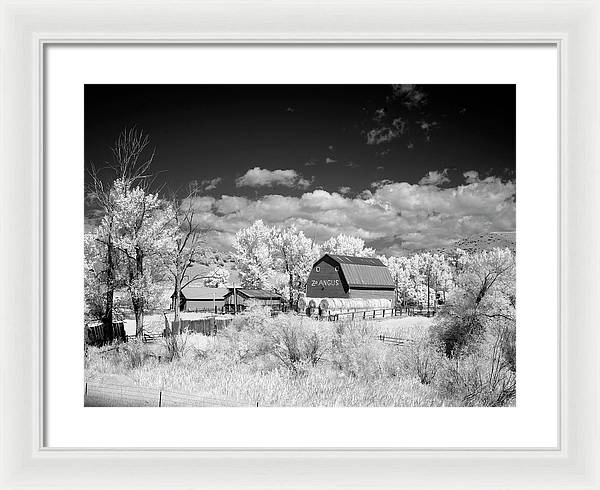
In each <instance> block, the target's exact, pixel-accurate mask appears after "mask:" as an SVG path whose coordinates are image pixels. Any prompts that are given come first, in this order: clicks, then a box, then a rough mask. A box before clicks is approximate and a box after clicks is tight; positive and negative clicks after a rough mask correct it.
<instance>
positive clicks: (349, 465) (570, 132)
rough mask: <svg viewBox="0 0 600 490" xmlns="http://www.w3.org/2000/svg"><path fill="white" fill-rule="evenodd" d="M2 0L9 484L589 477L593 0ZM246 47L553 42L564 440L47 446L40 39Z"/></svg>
mask: <svg viewBox="0 0 600 490" xmlns="http://www.w3.org/2000/svg"><path fill="white" fill-rule="evenodd" d="M0 6H1V9H2V15H1V17H0V18H1V22H2V24H1V26H2V27H1V29H2V31H1V35H2V38H1V41H0V43H1V44H0V46H1V49H2V58H1V59H2V68H1V70H0V76H1V77H2V84H1V90H2V94H1V96H2V99H1V107H2V109H1V111H0V117H1V128H2V137H1V138H2V139H1V145H2V147H1V151H2V153H1V159H0V168H1V174H0V202H1V205H0V215H1V218H2V219H1V221H0V235H2V241H1V242H0V261H1V267H0V270H1V271H2V272H3V277H2V280H1V281H0V288H1V289H0V292H1V294H0V299H1V303H0V305H1V311H2V320H3V322H2V323H3V324H2V325H1V326H0V336H1V341H0V349H1V351H0V354H1V355H0V366H1V367H2V371H1V379H2V382H1V389H2V392H1V394H0V400H1V402H0V407H1V411H0V458H1V464H0V482H1V483H2V484H1V487H2V488H21V487H34V488H50V487H52V488H78V489H79V488H86V487H101V488H107V487H110V488H129V487H135V486H144V487H146V488H195V487H203V488H207V487H208V488H212V487H214V488H238V487H254V488H261V489H262V488H273V487H298V488H304V487H313V488H315V487H316V488H332V487H346V488H372V487H380V488H391V487H405V488H411V487H422V488H437V487H439V488H463V489H465V488H473V489H481V488H515V489H517V488H544V489H551V488H559V487H560V488H589V489H592V488H600V436H599V427H600V406H599V405H600V404H599V402H600V396H599V395H600V382H599V377H600V332H599V329H598V328H597V324H598V315H597V313H596V311H597V307H596V305H597V302H598V300H599V299H600V294H599V292H600V291H599V289H600V286H599V284H598V281H597V276H598V273H599V272H600V267H599V265H600V263H599V259H598V254H597V250H598V245H599V241H600V230H599V226H598V221H597V215H598V211H600V198H599V197H598V196H599V195H600V185H599V184H600V171H599V166H598V156H599V145H598V135H599V134H600V132H599V129H600V110H599V103H600V100H599V94H598V87H599V82H600V80H599V78H600V69H599V68H600V56H599V55H600V53H599V51H600V50H599V48H600V45H599V39H600V4H599V2H597V1H585V0H573V1H571V2H568V3H564V2H560V1H551V0H547V1H536V0H523V1H521V2H510V1H497V2H480V1H476V0H469V1H462V2H454V1H442V0H432V1H431V2H426V3H421V4H417V3H409V2H395V3H390V2H385V1H383V0H378V1H375V2H366V1H358V2H352V3H348V2H343V1H341V0H335V1H331V0H329V1H327V2H325V3H321V4H314V3H308V2H301V1H289V0H288V1H280V2H277V3H270V2H264V1H254V0H251V1H247V2H243V3H242V2H227V1H226V2H195V3H187V2H175V3H156V2H152V1H150V0H142V1H132V0H121V1H120V2H114V3H93V2H83V3H73V2H70V1H68V0H49V1H47V2H43V3H41V2H40V3H29V2H18V1H6V0H2V1H0ZM250 42H251V43H480V44H486V43H511V44H519V43H544V44H548V43H549V44H553V45H556V46H557V48H558V51H559V57H560V58H559V59H560V63H559V80H560V101H559V104H560V105H559V113H560V131H559V141H560V147H559V155H560V159H559V176H560V199H559V209H558V210H557V213H558V219H559V223H560V227H559V229H560V236H559V251H560V252H559V255H560V257H559V274H560V292H559V293H560V294H559V297H560V309H559V315H560V317H559V322H560V336H561V338H560V345H561V348H560V366H559V369H560V375H561V386H560V400H561V405H560V421H561V431H560V445H559V447H558V448H557V449H555V450H506V451H503V450H493V451H492V450H487V451H478V450H467V449H465V450H452V451H449V450H444V451H442V450H421V451H418V450H371V451H368V450H345V451H344V450H300V449H298V450H268V451H267V450H210V451H209V450H174V449H164V450H158V449H151V450H150V449H149V450H136V451H125V450H117V449H102V450H100V449H94V450H90V449H87V450H75V449H69V450H61V449H48V448H45V447H43V444H42V435H41V432H42V416H43V413H42V406H43V400H44V393H43V379H44V371H43V357H42V354H43V346H44V329H43V326H44V304H43V298H44V296H43V292H44V275H43V264H44V263H43V259H44V248H43V243H44V242H43V238H44V208H43V191H44V166H43V156H44V152H43V144H42V143H43V129H44V126H43V104H42V101H43V83H42V82H43V73H44V64H43V52H44V46H46V45H48V44H52V43H250ZM15 312H18V313H17V314H15Z"/></svg>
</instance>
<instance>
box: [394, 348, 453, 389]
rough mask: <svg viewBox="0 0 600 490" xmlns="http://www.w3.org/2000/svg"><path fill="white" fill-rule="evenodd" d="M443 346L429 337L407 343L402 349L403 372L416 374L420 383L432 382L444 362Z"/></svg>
mask: <svg viewBox="0 0 600 490" xmlns="http://www.w3.org/2000/svg"><path fill="white" fill-rule="evenodd" d="M442 349H443V346H441V345H440V344H439V343H436V342H434V341H432V340H430V339H423V340H421V341H418V342H411V343H409V344H408V345H407V346H406V347H404V349H403V350H402V363H403V368H404V370H405V372H407V373H408V374H410V375H412V376H416V377H417V378H418V379H419V381H420V382H421V383H422V384H425V385H428V384H430V383H432V382H433V380H434V379H435V377H436V375H437V373H438V371H439V370H440V368H441V367H442V366H443V364H444V354H443V352H442Z"/></svg>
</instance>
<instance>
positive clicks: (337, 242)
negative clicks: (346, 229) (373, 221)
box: [321, 234, 375, 257]
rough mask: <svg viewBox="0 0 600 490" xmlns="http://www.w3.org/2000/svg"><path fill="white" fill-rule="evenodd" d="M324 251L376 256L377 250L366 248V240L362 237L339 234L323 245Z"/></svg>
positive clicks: (358, 255)
mask: <svg viewBox="0 0 600 490" xmlns="http://www.w3.org/2000/svg"><path fill="white" fill-rule="evenodd" d="M321 251H322V252H323V253H330V254H337V255H351V256H355V257H374V256H375V250H374V249H372V248H368V247H367V248H365V241H364V240H363V239H362V238H358V237H355V236H349V235H344V234H341V235H338V236H335V237H331V238H330V239H329V240H327V241H326V242H325V243H323V244H322V245H321Z"/></svg>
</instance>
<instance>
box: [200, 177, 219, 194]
mask: <svg viewBox="0 0 600 490" xmlns="http://www.w3.org/2000/svg"><path fill="white" fill-rule="evenodd" d="M221 182H223V179H222V178H221V177H215V178H214V179H208V180H203V181H202V183H201V185H202V186H203V187H204V190H205V191H212V190H213V189H216V188H217V186H218V185H219V184H220V183H221Z"/></svg>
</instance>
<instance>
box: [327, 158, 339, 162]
mask: <svg viewBox="0 0 600 490" xmlns="http://www.w3.org/2000/svg"><path fill="white" fill-rule="evenodd" d="M336 162H337V160H336V159H335V158H329V157H327V158H326V159H325V163H336Z"/></svg>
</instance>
